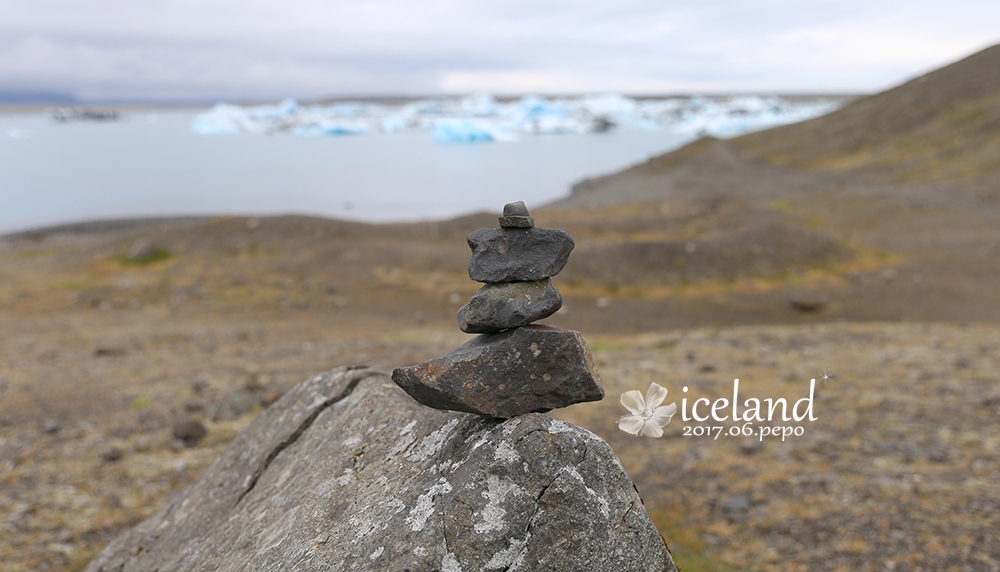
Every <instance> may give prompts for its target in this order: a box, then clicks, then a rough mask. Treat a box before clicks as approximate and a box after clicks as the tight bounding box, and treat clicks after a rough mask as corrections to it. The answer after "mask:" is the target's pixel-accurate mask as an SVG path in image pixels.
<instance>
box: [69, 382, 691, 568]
mask: <svg viewBox="0 0 1000 572" xmlns="http://www.w3.org/2000/svg"><path fill="white" fill-rule="evenodd" d="M152 570H163V571H166V570H170V571H172V572H188V571H191V572H193V571H197V570H218V571H223V572H229V571H233V572H235V571H243V572H258V571H268V572H286V571H291V570H298V571H302V572H312V571H320V570H322V571H327V570H336V571H338V572H345V571H373V572H374V571H383V570H391V571H403V570H410V571H413V572H416V571H428V572H429V571H441V572H455V571H458V570H463V571H466V572H470V571H480V570H486V571H492V570H498V571H499V570H509V571H521V572H527V571H529V570H530V571H542V570H544V571H566V572H610V571H614V572H639V571H643V572H647V571H663V572H675V571H676V567H675V566H674V564H673V562H672V560H671V558H670V554H669V553H668V551H667V549H666V546H665V545H664V543H663V540H662V539H661V538H660V536H659V534H658V533H657V531H656V528H655V527H654V526H653V524H652V523H651V522H650V519H649V516H648V514H647V513H646V509H645V507H644V506H643V504H642V501H641V500H640V498H639V496H638V494H637V492H636V490H635V488H634V486H633V485H632V481H631V480H630V479H629V477H628V475H626V474H625V472H624V471H623V470H622V468H621V465H620V463H619V462H618V459H617V458H616V456H615V454H614V451H612V450H611V448H610V447H609V446H608V444H607V443H605V442H604V441H603V440H602V439H601V438H600V437H597V436H596V435H594V434H592V433H590V432H589V431H586V430H584V429H581V428H579V427H575V426H573V425H570V424H568V423H565V422H562V421H553V420H552V419H550V418H548V417H546V416H544V415H526V416H522V417H518V418H515V419H511V420H509V421H505V422H502V423H501V422H499V421H497V420H494V419H488V418H484V417H479V416H474V415H467V414H463V413H453V412H443V411H434V410H431V409H427V408H425V407H421V406H420V405H419V404H417V403H415V402H414V401H413V400H411V399H409V398H408V397H406V395H405V394H403V392H402V391H400V390H399V388H398V387H396V386H395V385H393V384H392V383H391V382H390V381H389V379H388V378H387V377H386V376H385V375H384V374H376V373H375V372H373V371H372V370H370V369H366V368H361V369H358V368H340V369H337V370H334V371H332V372H329V373H326V374H323V375H318V376H316V377H313V378H312V379H310V380H308V381H306V382H305V383H302V384H300V385H298V386H296V387H295V388H294V389H292V390H291V391H289V392H287V393H286V394H285V395H284V396H283V397H282V398H281V399H280V400H278V402H276V403H275V404H274V405H272V406H271V407H270V408H269V409H266V410H265V411H264V412H263V413H261V415H260V416H259V417H258V418H257V419H256V420H254V421H253V423H251V424H250V425H249V426H248V427H247V428H246V429H245V430H244V431H243V432H242V433H240V434H239V435H238V436H237V437H236V438H235V439H234V440H233V442H232V443H231V444H230V446H229V447H228V448H227V449H226V451H225V452H224V453H223V454H222V456H221V457H220V458H219V459H218V460H217V461H216V462H215V464H214V465H212V467H211V468H209V469H208V470H207V471H206V472H205V474H203V475H202V476H201V477H200V478H199V479H198V480H197V481H196V482H195V483H194V484H193V485H192V486H191V487H189V488H188V489H187V490H186V491H184V492H183V493H181V494H179V495H175V496H173V497H172V498H171V499H170V500H169V501H168V503H167V505H166V506H165V507H164V508H163V509H162V510H160V511H159V512H158V513H157V514H156V515H154V516H152V517H150V518H149V519H147V520H146V521H144V522H142V523H140V524H139V525H137V526H136V527H135V528H133V529H131V530H129V531H128V532H126V533H125V534H124V535H122V536H120V537H119V538H117V539H116V540H114V541H113V542H112V543H111V544H110V545H108V547H107V548H106V549H105V550H104V551H103V552H101V554H100V555H98V556H97V558H95V559H94V560H93V561H92V562H91V563H90V564H89V565H88V566H87V568H86V571H87V572H100V571H104V572H111V571H124V572H133V571H152Z"/></svg>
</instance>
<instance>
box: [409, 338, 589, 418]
mask: <svg viewBox="0 0 1000 572" xmlns="http://www.w3.org/2000/svg"><path fill="white" fill-rule="evenodd" d="M600 379H601V378H600V376H599V375H598V373H597V369H595V368H594V362H593V358H592V357H591V356H590V350H589V349H587V343H586V342H584V341H583V336H581V335H580V333H579V332H575V331H573V330H562V329H559V328H553V327H550V326H539V325H532V326H525V327H523V328H517V329H514V330H507V331H505V332H501V333H499V334H482V335H480V336H477V337H475V338H473V339H472V340H469V342H468V343H465V344H463V345H461V346H459V347H458V348H457V349H456V350H454V351H452V352H451V353H448V354H445V355H443V356H441V357H437V358H434V359H432V360H429V361H425V362H424V363H422V364H418V365H413V366H409V367H401V368H396V370H395V371H393V372H392V380H393V381H395V382H396V384H397V385H399V386H400V387H402V388H403V389H404V390H405V391H406V392H407V393H409V394H410V396H411V397H413V398H414V399H416V400H417V401H419V402H420V403H423V404H424V405H426V406H428V407H433V408H435V409H447V410H452V411H465V412H468V413H477V414H479V415H487V416H490V417H501V418H509V417H514V416H517V415H524V414H525V413H531V412H544V411H549V410H552V409H557V408H559V407H566V406H568V405H573V404H574V403H580V402H582V401H600V400H601V399H603V398H604V390H603V389H601V386H600V385H599V384H600Z"/></svg>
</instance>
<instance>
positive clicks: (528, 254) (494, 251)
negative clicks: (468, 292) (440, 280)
mask: <svg viewBox="0 0 1000 572" xmlns="http://www.w3.org/2000/svg"><path fill="white" fill-rule="evenodd" d="M466 240H467V241H468V243H469V248H471V249H472V259H471V260H470V261H469V278H472V279H473V280H475V281H477V282H486V283H490V284H492V283H495V282H526V281H531V280H542V279H545V278H549V277H551V276H555V275H556V274H559V272H560V271H561V270H562V269H563V267H564V266H566V261H567V260H569V254H570V252H572V251H573V247H574V246H576V244H575V243H574V242H573V237H571V236H570V235H569V233H568V232H566V231H564V230H557V229H556V230H553V229H547V228H538V227H533V228H481V229H479V230H477V231H474V232H472V233H471V234H469V236H468V237H467V239H466Z"/></svg>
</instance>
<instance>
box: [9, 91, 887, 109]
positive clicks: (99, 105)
mask: <svg viewBox="0 0 1000 572" xmlns="http://www.w3.org/2000/svg"><path fill="white" fill-rule="evenodd" d="M470 95H472V94H438V95H421V96H410V95H398V96H397V95H387V96H375V95H369V96H357V97H350V96H337V97H321V98H315V99H313V98H310V99H302V100H301V101H300V102H299V103H301V104H302V105H329V104H332V103H339V102H348V101H356V102H361V103H374V104H382V105H406V104H407V103H412V102H414V101H423V100H428V99H456V98H462V97H468V96H470ZM525 95H529V94H517V95H495V96H494V97H495V98H496V100H497V101H499V102H501V103H508V102H511V101H515V100H517V99H519V98H521V97H524V96H525ZM588 95H599V94H598V93H584V94H566V93H562V94H542V95H541V96H540V97H544V98H546V99H552V98H560V97H567V98H570V97H572V98H577V97H586V96H588ZM622 95H624V96H625V97H628V98H631V99H635V100H637V101H645V100H651V99H673V98H691V97H699V96H700V97H705V98H708V99H723V98H731V97H744V96H775V97H780V98H783V99H786V100H789V101H793V102H801V101H811V100H814V99H844V100H845V101H846V100H852V99H857V98H859V97H864V96H866V95H869V94H867V93H853V92H830V93H782V92H769V91H760V92H732V93H664V94H643V95H638V94H629V93H624V94H622ZM278 101H280V100H277V99H242V98H217V99H206V100H203V101H162V102H158V101H120V102H115V101H76V102H54V103H45V102H32V101H28V102H23V103H14V102H6V101H4V102H0V114H22V113H45V112H46V111H47V110H51V109H56V108H63V109H102V110H104V109H115V110H118V111H126V112H127V111H194V110H200V109H206V108H209V107H211V106H213V105H215V104H216V103H218V102H226V103H232V104H235V105H243V106H254V105H273V104H275V103H278Z"/></svg>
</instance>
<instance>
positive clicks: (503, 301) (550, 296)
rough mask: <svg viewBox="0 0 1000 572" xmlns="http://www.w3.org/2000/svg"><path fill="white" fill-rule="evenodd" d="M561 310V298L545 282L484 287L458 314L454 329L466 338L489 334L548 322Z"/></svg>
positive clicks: (547, 280) (550, 281) (502, 283)
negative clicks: (456, 325) (471, 335)
mask: <svg viewBox="0 0 1000 572" xmlns="http://www.w3.org/2000/svg"><path fill="white" fill-rule="evenodd" d="M561 307H562V294H560V293H559V290H557V289H556V287H555V286H553V285H552V280H551V279H549V278H546V279H545V280H536V281H533V282H500V283H497V284H487V285H486V286H483V287H482V288H480V289H479V291H478V292H476V294H475V295H474V296H472V300H469V303H468V304H466V305H464V306H462V308H461V309H460V310H459V311H458V327H459V328H461V329H462V331H463V332H465V333H467V334H493V333H496V332H499V331H500V330H506V329H509V328H520V327H521V326H527V325H528V324H530V323H531V322H535V321H538V320H541V319H542V318H548V317H549V316H551V315H552V314H554V313H556V311H557V310H558V309H559V308H561Z"/></svg>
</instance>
